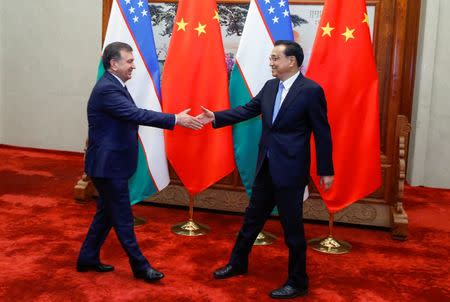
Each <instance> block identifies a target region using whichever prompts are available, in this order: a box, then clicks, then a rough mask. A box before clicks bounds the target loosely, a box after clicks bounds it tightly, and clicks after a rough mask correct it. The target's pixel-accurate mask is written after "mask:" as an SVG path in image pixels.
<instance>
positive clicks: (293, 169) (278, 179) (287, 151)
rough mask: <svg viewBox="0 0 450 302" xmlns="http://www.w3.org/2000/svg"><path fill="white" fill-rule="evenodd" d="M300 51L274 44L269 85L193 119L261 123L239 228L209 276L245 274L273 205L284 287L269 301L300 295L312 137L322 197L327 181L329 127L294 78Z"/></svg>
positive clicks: (312, 93)
mask: <svg viewBox="0 0 450 302" xmlns="http://www.w3.org/2000/svg"><path fill="white" fill-rule="evenodd" d="M302 62H303V50H302V48H301V47H300V45H298V44H297V43H295V42H291V41H284V40H280V41H277V42H276V43H275V47H274V48H273V51H272V53H271V55H270V67H271V68H272V75H273V76H274V77H275V79H272V80H269V81H267V82H266V83H265V85H264V87H263V88H262V89H261V91H260V92H259V93H258V95H256V96H255V97H254V98H253V99H252V100H251V101H250V102H248V103H247V104H245V105H244V106H239V107H236V108H233V109H229V110H225V111H219V112H211V111H209V110H208V109H206V108H203V111H204V112H203V113H202V114H201V115H199V116H198V118H199V119H200V120H201V121H202V122H203V123H204V124H206V123H208V122H213V126H214V127H215V128H219V127H224V126H228V125H231V124H235V123H238V122H241V121H245V120H248V119H250V118H253V117H256V116H258V115H261V116H262V117H261V118H262V134H261V139H260V142H259V153H258V161H257V167H256V176H255V180H254V184H253V188H252V195H251V198H250V203H249V206H248V207H247V209H246V212H245V216H244V223H243V226H242V228H241V230H240V232H239V235H238V238H237V240H236V243H235V245H234V248H233V251H232V253H231V257H230V259H229V262H228V264H227V265H226V266H225V267H222V268H220V269H218V270H216V271H215V272H214V277H215V278H217V279H224V278H229V277H233V276H236V275H241V274H245V273H246V272H247V267H248V256H249V253H250V251H251V248H252V246H253V243H254V241H255V239H256V237H257V236H258V233H259V232H260V231H261V230H262V228H263V226H264V223H265V222H266V220H267V218H268V217H269V216H270V213H271V212H272V210H273V208H274V207H275V205H276V206H277V207H278V212H279V217H280V221H281V224H282V226H283V230H284V235H285V242H286V245H287V246H288V247H289V273H288V278H287V281H286V283H285V284H284V286H282V287H281V288H278V289H276V290H274V291H272V292H271V293H270V296H271V297H272V298H293V297H297V296H303V295H306V294H307V290H308V276H307V274H306V240H305V235H304V228H303V208H302V200H303V193H304V189H305V186H306V185H307V184H308V182H309V170H310V139H311V133H314V139H315V145H316V154H317V173H318V175H320V176H321V181H320V182H321V186H323V187H324V188H325V189H326V190H327V189H328V188H329V187H330V186H331V184H332V183H333V179H334V176H333V174H334V171H333V163H332V144H331V133H330V126H329V124H328V120H327V109H326V101H325V96H324V92H323V90H322V88H321V87H320V86H319V85H318V84H317V83H315V82H313V81H312V80H310V79H307V78H305V77H304V76H303V75H302V74H301V73H300V71H299V69H300V66H301V65H302Z"/></svg>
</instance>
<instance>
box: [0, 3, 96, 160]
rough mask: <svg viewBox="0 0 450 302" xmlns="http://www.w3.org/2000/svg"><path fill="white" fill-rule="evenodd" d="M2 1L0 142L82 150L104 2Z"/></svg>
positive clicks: (94, 75)
mask: <svg viewBox="0 0 450 302" xmlns="http://www.w3.org/2000/svg"><path fill="white" fill-rule="evenodd" d="M1 1H2V3H3V4H2V5H3V9H4V15H3V18H2V21H1V22H2V25H3V28H4V41H2V44H1V48H2V49H1V51H2V52H3V64H1V66H2V72H1V74H2V77H3V81H4V86H3V89H4V91H3V108H2V113H1V127H0V129H3V135H2V136H1V137H0V138H1V143H4V144H10V145H16V146H27V147H35V148H45V149H57V150H70V151H82V150H83V146H84V141H85V138H86V131H87V122H86V113H85V112H86V102H87V98H88V96H89V93H90V90H91V88H92V86H93V84H94V82H95V79H96V70H97V65H98V62H99V58H100V51H101V49H100V43H101V7H102V1H100V0H96V1H93V0H77V1H66V0H39V1H27V2H26V3H24V2H23V1H4V2H3V0H1Z"/></svg>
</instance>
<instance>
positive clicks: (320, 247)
mask: <svg viewBox="0 0 450 302" xmlns="http://www.w3.org/2000/svg"><path fill="white" fill-rule="evenodd" d="M328 213H329V217H330V218H329V220H328V229H329V231H328V236H327V237H321V238H314V239H311V240H309V241H308V244H309V246H310V247H311V248H312V249H313V250H315V251H318V252H322V253H326V254H335V255H337V254H346V253H348V252H350V251H351V249H352V245H351V244H350V243H348V242H346V241H343V240H337V239H335V238H333V225H334V213H332V212H328Z"/></svg>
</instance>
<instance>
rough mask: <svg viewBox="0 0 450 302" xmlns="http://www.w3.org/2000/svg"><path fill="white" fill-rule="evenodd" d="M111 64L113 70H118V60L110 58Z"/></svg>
mask: <svg viewBox="0 0 450 302" xmlns="http://www.w3.org/2000/svg"><path fill="white" fill-rule="evenodd" d="M109 66H110V68H111V69H112V70H114V71H117V61H116V60H110V61H109Z"/></svg>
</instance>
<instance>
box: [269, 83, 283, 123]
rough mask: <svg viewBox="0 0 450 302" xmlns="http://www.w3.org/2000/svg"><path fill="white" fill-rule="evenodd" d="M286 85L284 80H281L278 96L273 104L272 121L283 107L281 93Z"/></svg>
mask: <svg viewBox="0 0 450 302" xmlns="http://www.w3.org/2000/svg"><path fill="white" fill-rule="evenodd" d="M283 89H284V85H283V83H282V82H280V85H279V86H278V92H277V96H276V97H275V105H273V116H272V123H273V122H274V121H275V119H276V117H277V115H278V111H280V107H281V94H282V93H283Z"/></svg>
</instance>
